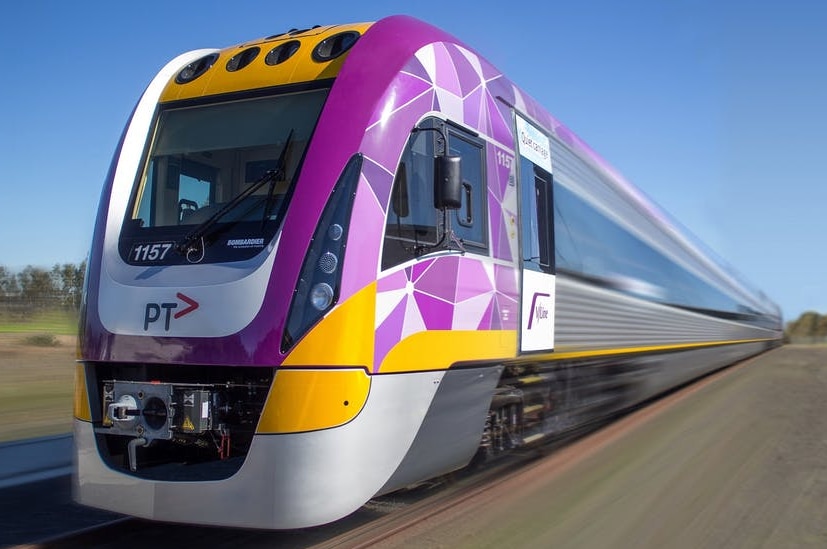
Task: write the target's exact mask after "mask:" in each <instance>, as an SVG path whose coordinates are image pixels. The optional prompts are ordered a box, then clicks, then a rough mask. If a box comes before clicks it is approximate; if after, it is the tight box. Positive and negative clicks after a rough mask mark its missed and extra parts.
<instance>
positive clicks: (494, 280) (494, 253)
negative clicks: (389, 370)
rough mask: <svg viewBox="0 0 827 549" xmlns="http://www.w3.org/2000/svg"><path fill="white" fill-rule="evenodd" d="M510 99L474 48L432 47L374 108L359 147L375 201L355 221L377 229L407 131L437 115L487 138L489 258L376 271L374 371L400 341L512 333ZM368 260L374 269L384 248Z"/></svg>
mask: <svg viewBox="0 0 827 549" xmlns="http://www.w3.org/2000/svg"><path fill="white" fill-rule="evenodd" d="M516 93H517V92H516V90H515V88H514V86H513V85H512V84H511V83H510V82H508V80H507V79H505V78H504V77H503V76H502V74H501V73H500V72H499V71H498V70H497V69H495V68H494V67H493V66H492V65H491V64H490V63H488V62H487V61H485V60H484V59H482V58H480V57H479V56H478V55H477V54H475V53H474V52H471V51H470V50H468V49H466V48H463V47H462V46H459V45H457V44H451V43H443V42H438V43H433V44H429V45H427V46H424V47H423V48H421V49H420V50H419V51H418V52H416V54H415V55H414V57H413V58H411V59H410V60H409V61H408V63H407V64H406V65H405V66H404V67H403V69H402V70H401V71H400V72H399V73H398V74H397V75H396V77H395V78H394V80H393V82H392V83H391V85H389V86H388V88H387V90H386V92H385V94H384V96H383V97H382V99H381V100H380V101H379V102H378V103H377V107H376V109H375V111H374V112H373V113H372V115H371V117H370V122H369V125H368V128H367V130H366V131H365V134H364V138H363V140H362V143H361V147H360V150H361V151H362V153H363V155H364V159H365V161H364V162H363V169H362V177H363V178H364V181H366V182H367V184H368V185H367V188H368V189H370V191H371V193H372V196H371V197H370V199H369V200H364V201H362V203H364V205H365V206H364V207H358V204H360V201H358V200H357V209H358V210H359V211H358V212H357V211H354V219H362V220H364V221H365V222H368V220H369V219H370V218H369V217H368V216H378V215H381V216H382V221H381V223H382V226H384V223H385V217H386V215H387V211H388V208H389V207H390V191H391V186H392V184H393V174H394V172H395V170H396V167H397V165H398V164H399V160H400V155H401V153H402V150H403V149H404V147H405V144H406V143H407V140H408V135H409V132H410V130H411V129H412V128H413V127H414V126H416V125H417V124H418V123H419V122H420V121H421V120H422V119H423V118H424V117H425V116H427V115H428V114H429V113H433V112H435V111H439V112H441V113H442V114H443V115H445V116H446V117H447V118H448V119H450V120H454V121H456V122H459V123H462V124H464V125H466V126H468V127H470V128H473V129H474V130H476V131H477V132H479V134H480V136H481V137H483V139H485V149H486V150H485V157H486V163H487V164H486V175H487V179H488V193H487V206H488V214H489V223H488V247H489V254H490V257H482V256H476V255H472V254H468V255H466V256H462V257H461V256H458V255H452V256H443V257H439V258H435V259H428V260H424V261H421V260H420V261H414V262H409V263H408V264H405V265H402V266H399V267H397V268H395V269H393V270H390V271H387V272H376V273H375V275H376V276H377V278H378V283H377V302H376V319H375V329H376V344H375V347H374V349H375V353H374V370H375V371H378V368H379V365H380V364H381V362H382V359H383V358H384V357H385V356H386V355H387V353H388V352H389V351H390V350H391V349H392V348H393V347H394V346H395V345H396V344H397V343H398V342H400V341H401V340H403V339H404V338H406V337H408V336H410V335H411V334H414V333H416V332H419V331H422V330H452V329H453V330H500V329H509V330H516V329H517V319H518V306H519V295H518V292H517V271H516V266H515V259H516V257H517V196H516V186H515V179H514V178H515V173H514V169H515V159H514V149H515V143H514V137H513V134H512V130H511V128H512V125H513V122H512V119H511V107H510V106H509V104H511V105H513V104H515V102H516V97H517V95H516ZM520 101H521V103H523V107H524V108H525V107H526V106H527V105H531V104H532V103H533V102H532V101H531V100H530V99H529V100H528V101H526V100H525V98H524V97H522V96H520ZM532 110H533V109H532ZM538 112H543V111H542V110H539V109H538ZM368 206H369V207H368ZM371 224H372V225H378V222H377V221H371ZM364 253H366V252H363V257H364ZM372 257H375V258H376V262H375V263H373V264H374V265H377V269H379V263H380V262H379V257H381V250H378V249H377V250H374V251H373V254H372Z"/></svg>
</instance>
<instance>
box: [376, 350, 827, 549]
mask: <svg viewBox="0 0 827 549" xmlns="http://www.w3.org/2000/svg"><path fill="white" fill-rule="evenodd" d="M627 419H629V420H630V421H631V422H632V423H629V421H627V420H623V421H622V422H621V424H619V425H613V426H610V427H609V428H608V429H607V430H606V431H605V432H601V433H597V434H596V435H595V436H597V437H601V436H602V437H603V439H600V438H597V439H594V438H592V437H588V438H587V439H586V440H584V441H582V443H581V442H578V443H576V444H575V445H574V446H573V447H571V448H567V449H565V450H564V451H563V452H560V453H558V454H555V455H552V456H549V457H548V458H545V459H544V460H543V462H541V463H539V464H538V465H537V466H536V467H533V468H531V470H530V471H528V472H527V473H526V474H521V475H520V476H519V477H517V478H514V479H509V481H508V482H506V483H503V484H502V485H499V486H497V487H496V489H495V490H492V491H490V492H487V493H485V494H483V495H482V496H481V497H478V498H476V499H474V500H471V501H466V502H463V503H462V505H459V506H457V507H455V508H454V509H452V510H451V511H450V512H447V513H443V514H442V515H440V516H436V517H432V518H430V519H428V520H427V521H425V522H424V523H422V524H421V525H418V526H417V527H416V528H415V529H414V530H415V531H406V532H405V534H404V536H398V537H394V538H391V539H388V540H386V542H385V543H382V544H380V546H381V547H417V548H422V547H474V548H483V547H491V548H494V547H497V548H499V547H555V548H558V547H561V548H567V547H572V548H575V547H577V548H580V547H589V548H600V547H635V548H641V549H642V548H650V547H651V548H655V547H658V548H660V547H687V548H689V547H691V548H701V547H709V548H718V547H767V548H770V547H772V548H774V547H827V346H820V347H815V346H795V345H793V346H786V347H783V348H781V349H778V350H776V351H773V352H771V353H768V354H765V355H763V356H761V357H759V358H757V359H754V360H752V361H749V362H748V363H746V364H744V365H742V366H739V367H737V368H736V369H735V370H734V371H731V372H729V373H727V374H725V375H724V376H722V377H721V378H720V379H718V380H715V381H713V382H711V383H708V384H706V385H705V386H703V387H701V388H700V389H698V390H697V391H692V392H690V394H689V395H688V396H687V397H686V398H681V399H680V400H677V401H676V402H675V403H674V404H670V405H668V406H666V407H664V408H663V409H662V411H659V412H656V413H648V414H647V410H644V411H643V413H642V414H635V417H634V418H631V417H630V418H627ZM624 422H626V423H624ZM613 430H614V431H615V432H618V433H619V434H616V436H614V435H612V433H613ZM618 430H619V431H618ZM607 433H608V434H607ZM595 440H597V441H601V440H602V442H599V443H597V444H596V443H595ZM578 454H579V455H578ZM400 537H403V538H404V539H400Z"/></svg>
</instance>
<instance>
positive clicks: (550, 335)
mask: <svg viewBox="0 0 827 549" xmlns="http://www.w3.org/2000/svg"><path fill="white" fill-rule="evenodd" d="M515 123H516V129H517V149H518V153H519V159H520V162H519V164H518V165H517V170H518V180H519V183H518V184H519V192H520V195H519V196H520V219H521V222H520V242H521V251H522V255H521V259H520V270H521V277H520V278H521V285H520V300H521V304H520V311H521V318H520V352H535V351H552V350H554V305H555V295H554V294H555V276H554V273H555V271H554V218H553V216H554V205H553V200H554V196H553V192H552V189H553V187H552V169H551V140H550V139H549V137H548V135H546V134H545V133H543V132H542V131H541V130H540V129H539V128H537V127H536V126H534V125H533V124H531V123H530V122H528V121H527V120H525V119H524V118H522V117H521V116H520V115H519V114H516V115H515Z"/></svg>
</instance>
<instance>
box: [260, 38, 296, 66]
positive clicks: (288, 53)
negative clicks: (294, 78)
mask: <svg viewBox="0 0 827 549" xmlns="http://www.w3.org/2000/svg"><path fill="white" fill-rule="evenodd" d="M299 46H301V42H299V41H298V40H290V41H289V42H284V43H283V44H279V45H278V46H276V47H275V48H273V49H272V50H270V51H269V52H268V53H267V57H265V58H264V62H265V63H267V64H268V65H280V64H282V63H284V62H285V61H287V60H288V59H290V58H291V57H293V54H294V53H296V52H297V51H299Z"/></svg>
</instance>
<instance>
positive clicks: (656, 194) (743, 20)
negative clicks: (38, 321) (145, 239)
mask: <svg viewBox="0 0 827 549" xmlns="http://www.w3.org/2000/svg"><path fill="white" fill-rule="evenodd" d="M490 5H491V6H492V7H487V6H489V4H488V3H480V2H459V3H457V2H453V3H452V2H445V1H444V0H441V1H438V2H437V1H432V0H416V1H413V0H411V1H407V2H396V1H394V0H383V1H378V0H365V1H362V2H358V3H352V2H328V3H324V2H322V3H320V2H312V3H311V2H272V1H244V0H237V1H235V2H218V1H214V0H213V1H210V0H201V1H177V2H173V1H169V0H167V1H160V0H149V1H141V2H112V1H111V0H110V1H107V2H101V1H88V2H85V1H82V0H79V1H77V2H63V1H58V0H54V1H44V0H39V1H38V0H32V1H30V2H15V3H8V4H7V5H5V6H4V7H3V14H2V18H0V51H3V52H4V56H3V58H4V59H3V67H2V76H0V98H2V101H0V121H2V122H0V166H2V171H0V214H1V215H0V264H2V265H5V266H8V267H12V268H15V269H17V268H21V267H23V266H25V265H27V264H33V265H41V266H47V267H48V266H51V265H52V264H54V263H63V262H80V261H81V260H83V258H84V257H85V256H86V252H87V248H88V246H89V241H90V238H91V233H92V226H93V222H94V214H95V211H96V208H97V202H98V199H99V195H100V189H101V185H102V182H103V178H104V176H105V174H106V171H107V169H108V166H109V162H110V159H111V155H112V152H113V149H114V147H115V144H116V142H117V140H118V137H119V135H120V132H121V130H122V128H123V125H124V123H125V122H126V119H127V117H128V115H129V113H130V111H131V109H132V107H133V106H134V104H135V103H136V101H137V100H138V98H139V97H140V94H141V93H142V91H143V89H144V87H145V86H146V85H147V84H148V83H149V81H150V79H151V78H152V77H153V75H154V74H155V73H156V71H158V70H159V69H160V68H161V67H162V66H163V65H164V64H165V63H166V62H167V61H168V60H170V59H171V58H173V57H174V56H175V55H177V54H179V53H181V52H184V51H187V50H191V49H197V48H202V47H224V46H229V45H233V44H235V43H239V42H243V41H245V40H250V39H252V38H257V37H260V36H265V35H270V34H275V33H278V32H282V31H284V30H287V29H289V28H292V27H305V26H311V25H314V24H330V23H341V22H355V21H373V20H376V19H379V18H381V17H383V16H386V15H391V14H396V13H405V14H409V15H413V16H415V17H418V18H420V19H424V20H426V21H428V22H430V23H432V24H434V25H436V26H438V27H441V28H443V29H445V30H446V31H448V32H450V33H452V34H454V35H455V36H457V37H459V38H460V39H461V40H463V41H464V42H465V43H466V44H468V45H470V46H471V47H473V48H475V49H476V50H477V51H479V52H480V53H482V54H483V55H484V56H485V57H487V58H488V59H489V60H490V61H491V62H493V63H494V65H496V66H497V67H499V68H500V69H501V70H502V71H503V72H505V73H506V74H507V75H508V76H509V77H510V78H511V79H512V80H514V81H515V82H516V83H517V84H518V85H520V86H521V87H522V88H523V89H524V90H525V91H527V92H528V93H529V94H531V95H533V96H534V97H535V98H536V99H538V100H539V101H540V102H541V103H542V104H544V105H545V106H546V107H547V108H548V109H549V111H550V112H551V113H552V114H554V115H555V116H556V117H557V118H558V119H560V120H561V121H563V122H564V123H565V124H566V125H568V126H569V127H570V128H571V129H572V130H573V131H574V132H575V133H577V134H578V135H579V136H580V137H581V138H583V139H584V140H585V141H586V142H588V143H589V144H590V145H591V146H592V147H593V148H594V149H595V150H597V151H598V152H599V153H600V154H602V156H604V157H605V158H606V159H607V160H608V161H609V162H610V163H611V164H613V165H614V166H615V167H617V168H618V169H619V170H620V171H621V172H622V173H623V174H624V175H625V176H626V177H627V179H629V180H630V181H632V182H633V183H634V184H635V185H637V186H638V187H639V188H640V189H642V190H643V191H644V192H645V193H646V194H648V195H649V196H650V197H651V198H652V199H653V200H655V202H657V203H658V204H660V205H661V206H662V207H663V208H664V209H665V210H666V211H668V212H669V213H671V214H672V215H673V216H674V217H676V218H677V219H679V220H680V221H681V222H682V223H683V224H684V225H685V226H686V227H687V228H688V229H689V230H690V231H691V232H692V233H694V234H695V235H696V236H697V237H698V238H700V239H701V240H702V241H704V242H705V243H707V244H708V245H709V246H710V247H711V248H712V249H714V250H715V251H716V252H717V253H718V254H719V255H720V256H722V257H723V258H725V259H726V261H727V262H728V263H730V264H731V265H732V266H733V267H735V268H736V270H737V271H739V272H741V273H742V274H743V275H744V276H745V277H746V278H747V279H748V280H750V281H751V282H753V283H754V284H755V285H756V286H758V287H759V288H761V289H763V290H764V291H765V292H766V293H767V294H768V295H769V296H771V297H772V298H773V299H774V300H775V301H776V302H778V303H779V304H780V305H781V307H782V309H783V311H784V315H785V317H786V318H787V319H793V318H795V317H797V316H798V315H799V314H800V313H801V312H803V311H805V310H816V311H819V312H821V313H827V178H825V175H824V172H823V170H822V169H821V164H822V163H823V159H824V158H825V156H827V61H825V60H827V32H825V30H824V29H827V4H823V3H821V2H817V1H815V0H813V1H802V0H792V1H787V2H783V3H782V2H778V3H763V2H760V1H759V2H747V1H741V0H737V1H731V2H718V1H713V0H699V1H694V0H677V1H654V0H653V1H634V0H632V1H628V2H614V1H595V2H559V1H554V0H526V1H524V2H520V3H500V4H494V3H491V4H490ZM494 6H496V7H494Z"/></svg>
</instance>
